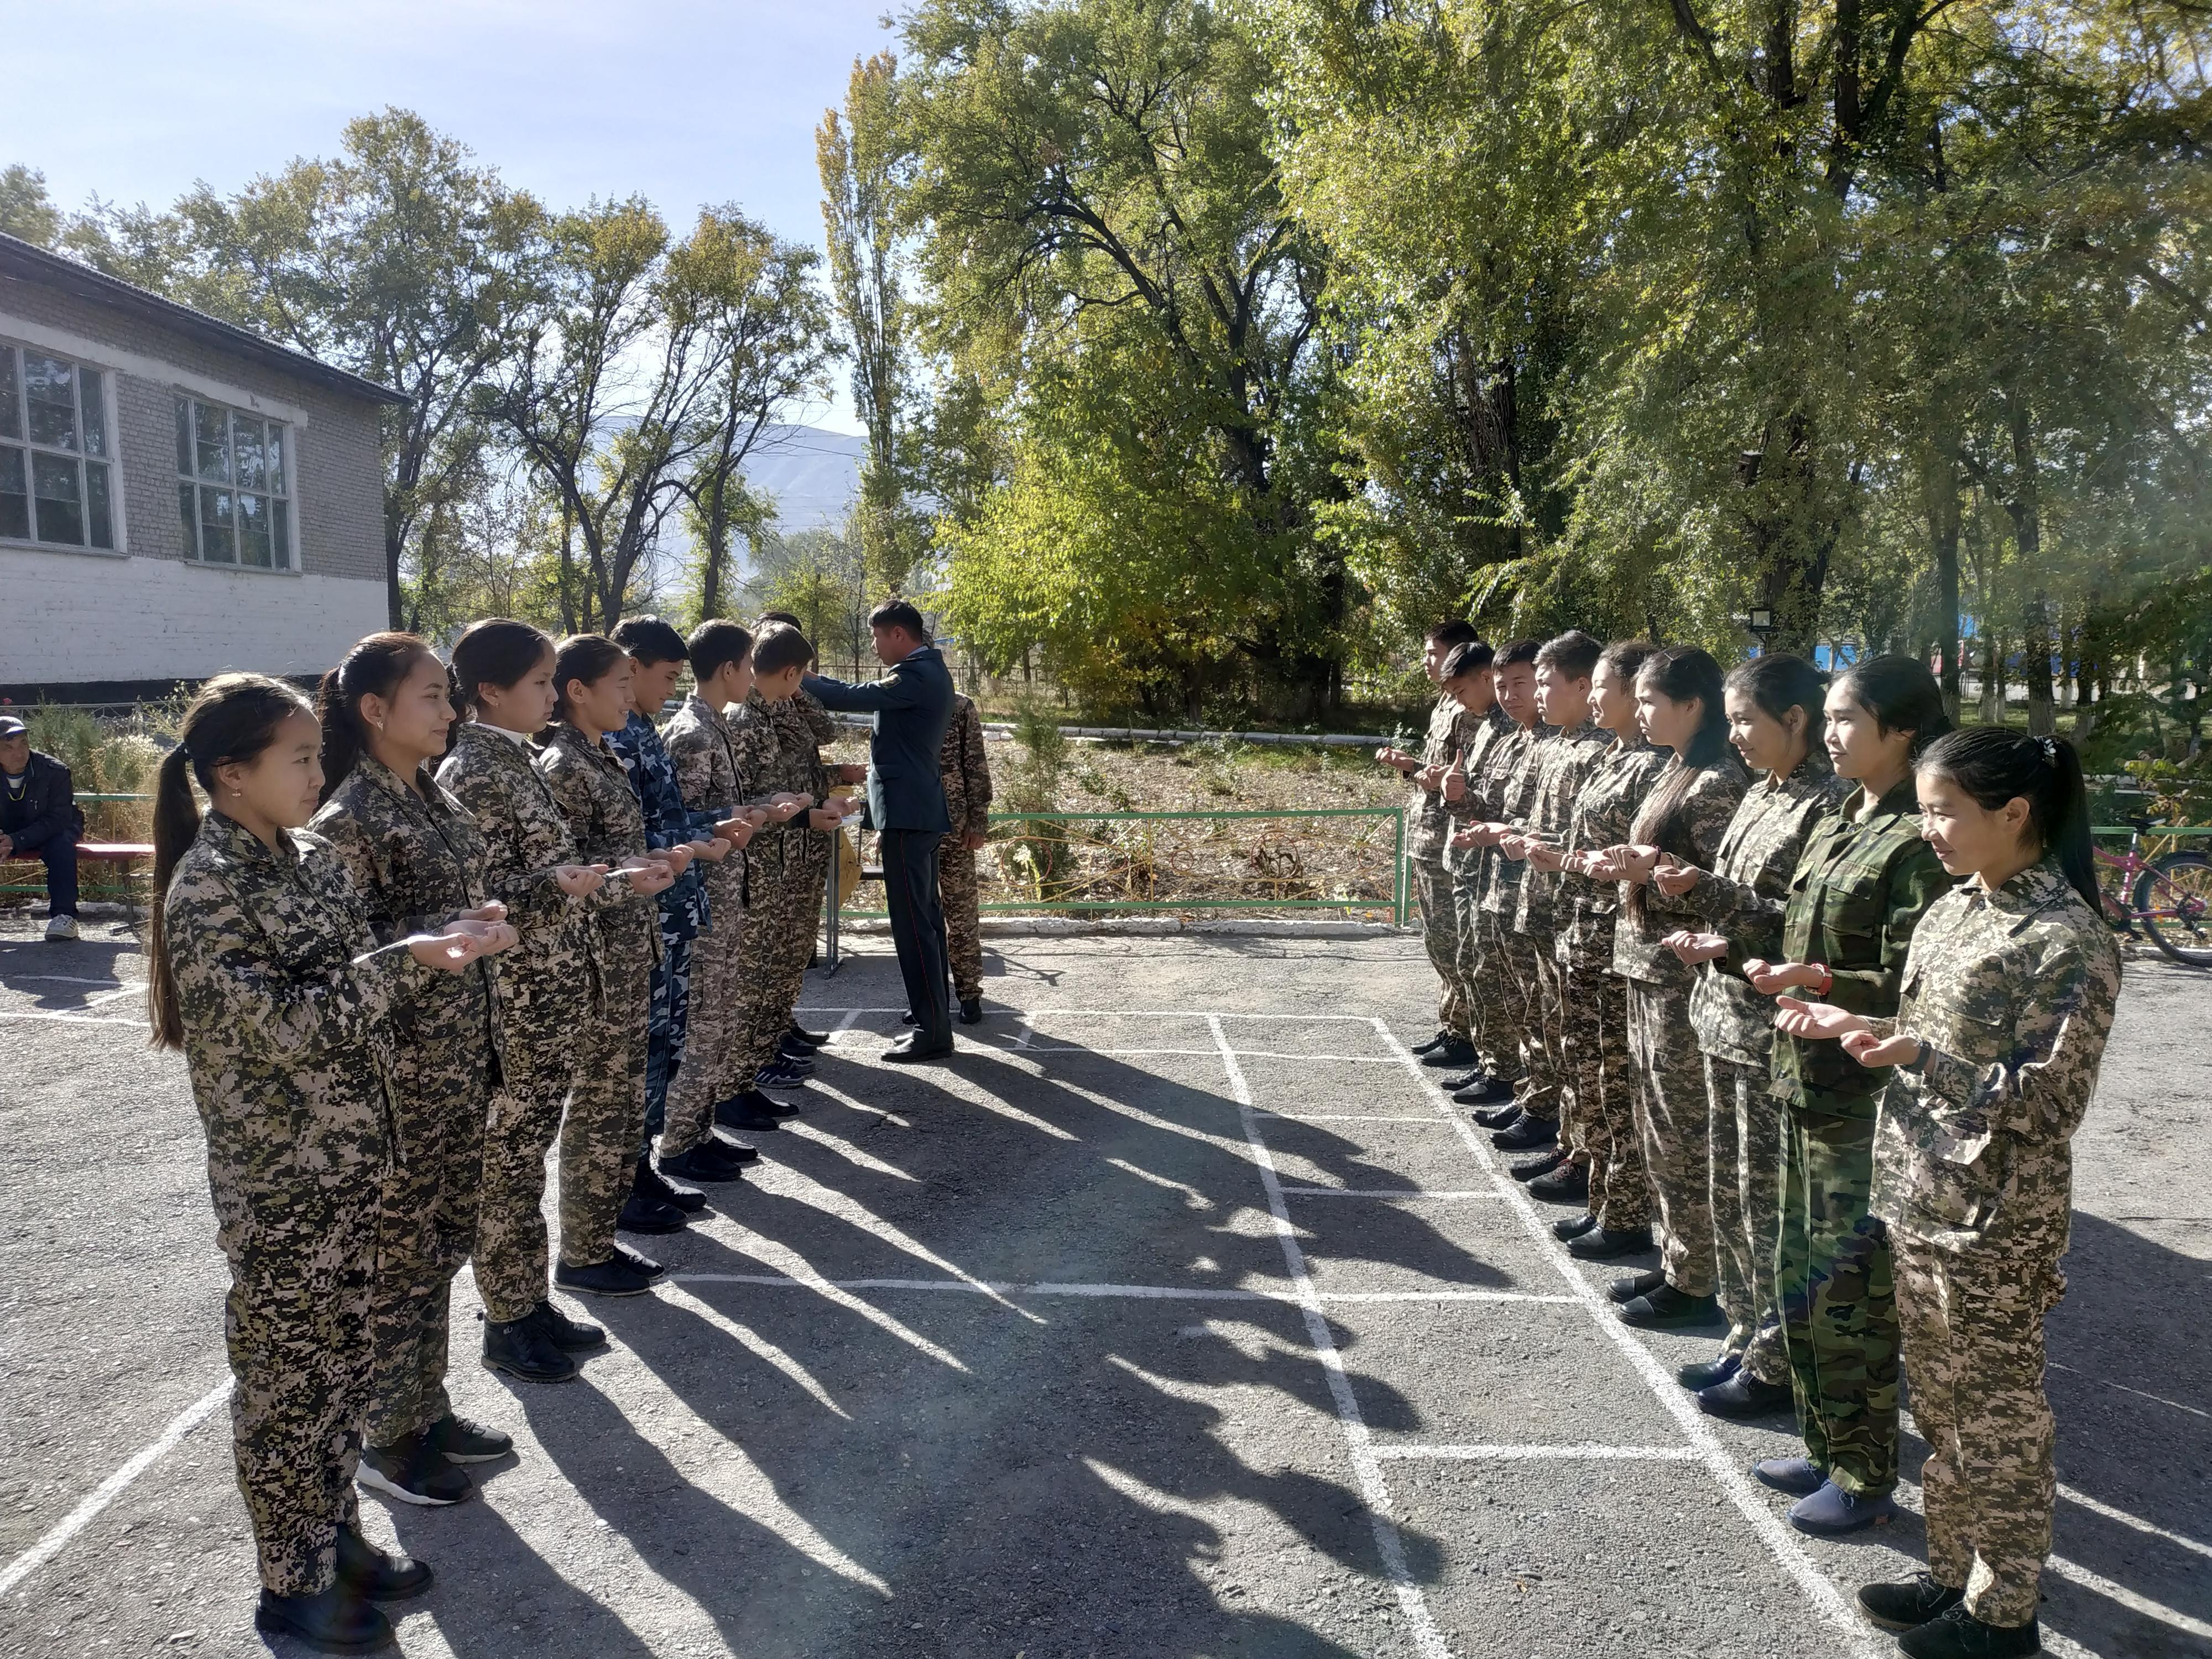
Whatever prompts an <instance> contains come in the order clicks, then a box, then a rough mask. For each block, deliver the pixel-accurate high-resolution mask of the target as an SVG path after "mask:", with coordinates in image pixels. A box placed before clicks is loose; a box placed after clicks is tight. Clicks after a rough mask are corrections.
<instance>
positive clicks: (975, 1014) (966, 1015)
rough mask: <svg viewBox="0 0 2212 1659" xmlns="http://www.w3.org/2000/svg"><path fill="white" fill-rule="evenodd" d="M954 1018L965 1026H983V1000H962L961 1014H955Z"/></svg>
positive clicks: (968, 998) (972, 998) (976, 998)
mask: <svg viewBox="0 0 2212 1659" xmlns="http://www.w3.org/2000/svg"><path fill="white" fill-rule="evenodd" d="M953 1018H955V1019H957V1020H958V1021H959V1022H960V1023H961V1024H963V1025H981V1024H982V1023H983V999H982V998H981V997H963V998H961V999H960V1008H959V1012H957V1013H956V1014H954V1015H953Z"/></svg>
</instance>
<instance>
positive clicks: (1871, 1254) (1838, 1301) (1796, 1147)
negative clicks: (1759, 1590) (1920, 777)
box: [1744, 657, 1950, 1533]
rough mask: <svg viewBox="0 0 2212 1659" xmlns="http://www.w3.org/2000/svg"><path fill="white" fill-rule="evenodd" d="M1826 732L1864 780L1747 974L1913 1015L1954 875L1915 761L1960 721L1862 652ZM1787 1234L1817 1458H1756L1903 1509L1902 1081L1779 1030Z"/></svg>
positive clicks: (1919, 668) (1931, 685)
mask: <svg viewBox="0 0 2212 1659" xmlns="http://www.w3.org/2000/svg"><path fill="white" fill-rule="evenodd" d="M1949 729H1950V721H1949V720H1948V718H1946V716H1945V714H1944V713H1943V699H1942V692H1941V691H1940V690H1938V689H1937V687H1936V679H1935V676H1933V675H1932V674H1930V673H1929V671H1928V670H1927V668H1926V666H1925V665H1923V664H1920V663H1917V662H1914V661H1912V660H1911V659H1908V658H1905V657H1875V658H1872V659H1869V660H1867V661H1865V662H1863V663H1860V664H1858V665H1857V666H1855V667H1853V668H1851V669H1850V670H1849V671H1847V672H1845V673H1844V674H1843V675H1842V676H1841V677H1839V678H1838V679H1837V680H1836V682H1835V684H1832V685H1831V686H1830V687H1829V688H1828V695H1827V699H1826V731H1825V732H1824V734H1823V741H1824V742H1825V743H1826V745H1827V750H1828V758H1829V760H1830V761H1831V762H1832V763H1833V764H1834V766H1835V769H1836V775H1837V776H1838V777H1840V778H1844V779H1848V780H1850V781H1851V782H1853V783H1855V784H1857V786H1858V787H1857V788H1856V789H1854V790H1853V791H1852V792H1851V793H1850V797H1849V798H1848V799H1845V801H1844V803H1843V805H1842V806H1841V807H1840V808H1839V809H1838V811H1837V812H1836V814H1835V815H1834V816H1833V817H1830V818H1828V819H1826V820H1825V821H1824V822H1823V823H1821V824H1820V827H1819V828H1818V829H1815V830H1814V833H1813V836H1812V837H1811V839H1810V840H1808V842H1806V845H1805V852H1804V855H1803V856H1802V858H1800V859H1799V860H1798V862H1797V870H1796V874H1795V875H1793V876H1792V877H1791V878H1790V896H1789V901H1788V903H1787V904H1786V905H1785V907H1784V910H1783V916H1782V951H1783V959H1782V960H1780V961H1774V962H1768V961H1762V960H1759V959H1757V958H1753V959H1752V960H1750V961H1747V962H1746V963H1744V977H1745V978H1746V979H1747V980H1748V981H1750V982H1751V984H1752V986H1753V988H1754V989H1756V990H1758V991H1760V992H1762V993H1765V994H1767V995H1769V996H1776V995H1779V994H1782V993H1784V992H1785V991H1786V992H1791V993H1796V992H1799V991H1806V990H1809V991H1811V992H1812V993H1813V994H1814V996H1815V997H1817V998H1819V999H1820V1000H1823V1001H1826V1002H1832V1003H1834V1004H1836V1005H1838V1006H1841V1007H1843V1008H1845V1009H1847V1010H1849V1011H1850V1012H1852V1013H1855V1014H1861V1015H1865V1016H1868V1017H1870V1018H1890V1017H1892V1016H1893V1015H1894V1014H1895V1013H1896V1012H1897V998H1898V993H1899V987H1900V985H1901V984H1902V980H1903V975H1904V970H1905V952H1906V951H1907V950H1908V948H1909V947H1910V946H1911V942H1912V930H1913V928H1914V927H1917V925H1918V924H1919V921H1920V918H1921V916H1922V915H1924V914H1925V913H1926V911H1927V908H1928V907H1929V905H1930V904H1932V903H1933V902H1935V901H1936V898H1937V897H1938V896H1940V895H1941V894H1942V892H1943V891H1944V890H1945V889H1946V888H1948V886H1949V885H1950V878H1949V877H1948V876H1946V875H1945V874H1944V873H1943V867H1942V865H1941V864H1940V863H1939V862H1938V861H1937V860H1936V855H1935V854H1934V853H1933V852H1932V851H1930V850H1929V847H1928V845H1927V843H1926V842H1923V840H1922V839H1921V838H1920V816H1919V805H1918V803H1917V799H1916V798H1915V796H1914V793H1913V780H1912V762H1913V760H1914V758H1915V757H1917V755H1918V753H1919V751H1920V750H1921V748H1922V747H1923V745H1924V744H1927V743H1929V742H1932V741H1933V740H1934V739H1935V738H1938V737H1940V736H1942V734H1943V733H1944V732H1947V731H1948V730H1949ZM1773 1067H1774V1073H1773V1074H1774V1091H1775V1095H1776V1097H1777V1098H1778V1100H1779V1101H1780V1103H1781V1106H1782V1151H1783V1165H1782V1238H1781V1244H1780V1248H1779V1249H1778V1253H1777V1256H1776V1265H1775V1293H1776V1295H1777V1296H1778V1297H1779V1298H1780V1300H1781V1304H1782V1336H1783V1342H1784V1347H1785V1349H1786V1351H1787V1352H1788V1354H1789V1357H1790V1386H1791V1388H1792V1389H1793V1390H1794V1391H1795V1393H1796V1407H1797V1427H1798V1431H1799V1433H1801V1434H1802V1436H1803V1437H1804V1440H1805V1451H1806V1455H1805V1456H1803V1457H1802V1458H1776V1459H1770V1460H1768V1461H1766V1462H1762V1463H1760V1464H1759V1465H1758V1468H1757V1473H1758V1474H1759V1479H1761V1480H1765V1482H1766V1483H1767V1484H1768V1485H1769V1486H1775V1487H1777V1488H1778V1490H1781V1491H1784V1492H1798V1493H1802V1498H1801V1500H1800V1501H1799V1502H1798V1503H1797V1504H1796V1505H1795V1506H1794V1507H1793V1508H1792V1509H1791V1510H1790V1519H1791V1521H1792V1522H1794V1523H1795V1524H1796V1525H1797V1526H1799V1527H1801V1528H1804V1529H1805V1530H1808V1531H1812V1532H1824V1533H1829V1532H1848V1531H1851V1530H1854V1529H1856V1528H1860V1527H1863V1526H1868V1525H1871V1524H1873V1523H1875V1522H1880V1521H1883V1520H1887V1518H1888V1517H1889V1516H1891V1515H1892V1514H1893V1513H1894V1506H1893V1504H1892V1503H1891V1501H1890V1498H1889V1493H1890V1492H1891V1490H1892V1489H1893V1487H1894V1486H1896V1485H1897V1347H1898V1335H1897V1310H1896V1303H1895V1299H1894V1291H1893V1281H1892V1277H1891V1266H1890V1251H1889V1238H1888V1234H1887V1231H1886V1230H1885V1229H1884V1227H1883V1225H1882V1223H1881V1219H1880V1218H1878V1217H1877V1216H1875V1214H1874V1213H1873V1212H1872V1209H1871V1199H1872V1194H1873V1187H1874V1123H1875V1101H1876V1099H1877V1097H1878V1095H1879V1091H1880V1090H1881V1086H1882V1085H1883V1083H1884V1082H1885V1081H1886V1080H1887V1079H1885V1078H1884V1077H1883V1075H1882V1074H1881V1073H1879V1072H1874V1071H1869V1070H1867V1069H1865V1068H1863V1067H1862V1066H1858V1065H1857V1064H1856V1063H1854V1062H1853V1061H1852V1060H1851V1059H1850V1056H1849V1055H1847V1054H1844V1053H1843V1052H1842V1051H1841V1050H1840V1049H1839V1048H1837V1046H1836V1045H1835V1044H1833V1043H1832V1042H1804V1041H1802V1040H1800V1039H1799V1038H1797V1037H1796V1036H1790V1035H1788V1034H1787V1033H1784V1034H1781V1035H1778V1036H1777V1037H1776V1039H1775V1042H1774V1054H1773Z"/></svg>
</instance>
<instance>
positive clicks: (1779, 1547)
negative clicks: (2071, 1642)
mask: <svg viewBox="0 0 2212 1659" xmlns="http://www.w3.org/2000/svg"><path fill="white" fill-rule="evenodd" d="M1368 1023H1369V1024H1370V1025H1371V1026H1372V1027H1373V1029H1374V1030H1375V1033H1376V1036H1377V1037H1379V1038H1380V1039H1381V1040H1382V1042H1383V1045H1384V1046H1385V1047H1386V1048H1389V1050H1390V1052H1391V1053H1392V1054H1394V1055H1395V1057H1396V1058H1397V1060H1398V1063H1399V1064H1400V1065H1401V1066H1404V1067H1405V1068H1406V1070H1407V1073H1409V1074H1411V1076H1412V1077H1413V1079H1414V1081H1416V1082H1417V1083H1419V1085H1421V1087H1422V1089H1423V1090H1424V1091H1425V1092H1426V1093H1427V1094H1428V1096H1429V1097H1430V1098H1431V1100H1432V1101H1433V1102H1434V1103H1435V1104H1436V1108H1437V1112H1438V1113H1439V1114H1440V1115H1442V1116H1443V1118H1444V1119H1445V1120H1446V1121H1449V1123H1450V1124H1451V1126H1452V1127H1453V1129H1454V1131H1455V1133H1457V1134H1458V1135H1459V1138H1460V1141H1461V1144H1462V1145H1463V1146H1465V1147H1466V1148H1467V1149H1468V1152H1470V1153H1471V1154H1473V1156H1474V1160H1475V1162H1476V1163H1477V1164H1480V1166H1481V1168H1482V1170H1483V1171H1484V1173H1485V1174H1486V1175H1487V1176H1489V1177H1490V1180H1491V1182H1492V1185H1493V1186H1495V1187H1496V1188H1498V1194H1499V1196H1501V1197H1502V1198H1504V1200H1506V1201H1507V1203H1509V1204H1510V1205H1511V1206H1512V1207H1513V1211H1514V1213H1515V1214H1516V1216H1517V1217H1518V1218H1519V1219H1520V1221H1521V1225H1522V1227H1523V1228H1524V1229H1525V1230H1526V1231H1527V1232H1528V1236H1529V1237H1530V1238H1532V1239H1533V1240H1534V1241H1535V1243H1536V1244H1537V1246H1538V1248H1539V1249H1541V1250H1542V1251H1543V1252H1544V1255H1545V1257H1546V1259H1547V1261H1550V1262H1551V1263H1552V1265H1553V1267H1554V1268H1555V1269H1556V1270H1557V1271H1558V1273H1559V1275H1560V1277H1561V1278H1563V1279H1565V1280H1566V1282H1567V1284H1568V1285H1569V1286H1570V1287H1571V1289H1572V1290H1573V1291H1574V1293H1575V1297H1576V1299H1577V1301H1579V1302H1581V1303H1582V1304H1583V1307H1584V1309H1585V1310H1587V1311H1588V1312H1589V1316H1590V1318H1591V1320H1592V1322H1595V1324H1596V1326H1597V1328H1598V1329H1599V1330H1600V1332H1601V1333H1602V1334H1604V1336H1605V1337H1606V1339H1607V1340H1608V1341H1610V1342H1611V1343H1612V1344H1613V1346H1614V1347H1615V1348H1617V1349H1619V1350H1620V1353H1621V1356H1622V1357H1623V1358H1626V1360H1627V1361H1628V1362H1629V1364H1632V1365H1633V1366H1634V1367H1635V1368H1636V1371H1637V1374H1638V1376H1641V1377H1642V1378H1643V1379H1644V1386H1645V1387H1646V1388H1647V1389H1650V1392H1651V1395H1652V1397H1653V1398H1654V1399H1655V1400H1656V1401H1658V1402H1659V1405H1660V1407H1661V1408H1662V1410H1664V1411H1665V1412H1666V1413H1668V1416H1670V1417H1672V1418H1673V1419H1674V1421H1675V1424H1676V1425H1677V1426H1679V1427H1680V1429H1681V1431H1682V1433H1683V1435H1684V1437H1686V1439H1687V1441H1688V1442H1689V1443H1690V1445H1691V1446H1692V1448H1693V1449H1695V1450H1696V1453H1697V1455H1698V1458H1699V1461H1701V1462H1703V1463H1704V1464H1705V1468H1706V1469H1707V1470H1708V1471H1709V1472H1710V1473H1711V1475H1712V1477H1713V1479H1714V1480H1716V1481H1717V1482H1719V1484H1720V1487H1721V1490H1722V1491H1723V1492H1725V1493H1726V1494H1727V1495H1728V1498H1729V1502H1731V1503H1732V1504H1735V1507H1736V1510H1737V1511H1738V1512H1739V1513H1740V1514H1741V1516H1743V1518H1744V1519H1745V1520H1746V1521H1747V1522H1749V1523H1750V1525H1751V1528H1752V1530H1753V1532H1754V1533H1756V1534H1758V1535H1759V1541H1761V1542H1762V1543H1764V1544H1765V1546H1766V1547H1767V1549H1768V1550H1769V1551H1770V1552H1771V1553H1772V1555H1773V1556H1774V1559H1776V1560H1777V1561H1778V1562H1779V1563H1781V1565H1782V1569H1783V1571H1784V1572H1786V1573H1788V1574H1789V1575H1790V1578H1791V1580H1792V1581H1794V1582H1795V1583H1796V1585H1797V1587H1798V1588H1799V1589H1802V1591H1804V1593H1805V1595H1806V1598H1807V1599H1808V1601H1811V1602H1812V1603H1813V1605H1814V1607H1816V1608H1817V1609H1819V1611H1820V1614H1821V1616H1822V1617H1823V1618H1825V1619H1826V1620H1827V1621H1828V1622H1829V1623H1830V1624H1831V1625H1832V1626H1835V1628H1836V1632H1837V1633H1838V1635H1839V1636H1840V1637H1841V1638H1843V1639H1844V1642H1845V1643H1846V1644H1848V1645H1849V1647H1850V1651H1851V1652H1853V1653H1855V1654H1857V1655H1859V1656H1861V1659H1886V1656H1887V1655H1889V1654H1891V1653H1893V1652H1894V1651H1895V1649H1894V1648H1893V1646H1892V1644H1890V1643H1889V1641H1888V1640H1887V1638H1881V1640H1880V1641H1877V1640H1876V1638H1875V1632H1874V1631H1873V1629H1872V1627H1871V1626H1868V1625H1867V1624H1865V1623H1864V1622H1863V1620H1861V1619H1860V1618H1859V1616H1858V1614H1857V1613H1856V1612H1854V1611H1853V1609H1852V1607H1851V1604H1850V1602H1849V1601H1845V1600H1844V1595H1843V1592H1842V1591H1841V1590H1839V1589H1837V1587H1836V1585H1835V1583H1833V1581H1832V1580H1831V1579H1830V1578H1829V1577H1828V1576H1827V1574H1826V1573H1825V1572H1823V1571H1821V1570H1820V1567H1819V1566H1818V1565H1815V1564H1814V1561H1813V1559H1812V1557H1810V1556H1809V1555H1808V1554H1807V1553H1805V1552H1804V1550H1802V1548H1800V1547H1798V1545H1797V1542H1796V1540H1795V1539H1793V1538H1791V1537H1790V1534H1789V1532H1788V1531H1787V1529H1786V1528H1784V1524H1783V1522H1782V1521H1781V1519H1780V1518H1779V1517H1778V1516H1776V1514H1775V1513H1774V1511H1773V1510H1772V1509H1771V1508H1770V1507H1768V1505H1767V1504H1766V1502H1765V1498H1763V1497H1762V1496H1761V1495H1760V1493H1761V1490H1762V1489H1761V1488H1759V1487H1757V1486H1753V1483H1752V1480H1751V1477H1750V1475H1749V1474H1747V1472H1746V1471H1745V1469H1744V1468H1742V1466H1741V1464H1740V1463H1739V1462H1738V1461H1737V1460H1736V1458H1735V1456H1734V1455H1731V1454H1730V1453H1729V1449H1727V1448H1726V1447H1725V1446H1723V1445H1722V1444H1721V1443H1720V1439H1719V1437H1717V1435H1715V1434H1714V1433H1713V1431H1712V1430H1711V1427H1709V1426H1708V1425H1707V1424H1706V1422H1705V1419H1704V1417H1703V1416H1702V1415H1701V1414H1700V1413H1699V1411H1698V1409H1697V1407H1695V1406H1693V1405H1692V1403H1691V1396H1690V1395H1689V1394H1688V1393H1687V1391H1686V1390H1685V1389H1682V1388H1681V1387H1680V1386H1679V1385H1678V1384H1677V1383H1675V1381H1674V1378H1673V1377H1672V1376H1668V1373H1667V1371H1666V1370H1664V1369H1663V1368H1662V1366H1661V1365H1660V1364H1659V1362H1658V1360H1657V1359H1656V1358H1654V1357H1653V1355H1652V1353H1651V1351H1650V1349H1649V1348H1646V1347H1645V1346H1644V1344H1643V1343H1641V1342H1640V1341H1638V1340H1637V1339H1636V1337H1635V1336H1634V1335H1633V1334H1632V1333H1631V1332H1630V1330H1629V1328H1628V1327H1627V1326H1626V1325H1624V1324H1622V1323H1621V1322H1620V1320H1618V1319H1617V1318H1615V1317H1614V1316H1613V1304H1611V1303H1610V1302H1607V1301H1606V1300H1605V1299H1604V1298H1603V1297H1601V1295H1600V1294H1599V1292H1598V1290H1597V1287H1596V1286H1595V1285H1593V1284H1591V1283H1590V1281H1589V1279H1585V1278H1584V1277H1583V1274H1582V1273H1581V1272H1580V1271H1579V1270H1578V1269H1577V1267H1576V1266H1575V1262H1574V1258H1573V1257H1571V1256H1570V1255H1568V1254H1567V1253H1566V1251H1565V1249H1564V1248H1563V1247H1562V1246H1561V1245H1560V1243H1559V1241H1558V1240H1557V1239H1555V1238H1554V1237H1553V1236H1552V1230H1551V1228H1550V1227H1549V1226H1547V1225H1546V1224H1545V1221H1544V1218H1543V1217H1542V1216H1541V1215H1540V1214H1539V1213H1538V1212H1537V1210H1536V1206H1535V1203H1534V1200H1532V1199H1530V1198H1529V1197H1528V1194H1527V1193H1525V1192H1523V1191H1522V1189H1521V1188H1520V1187H1519V1186H1518V1185H1517V1184H1516V1183H1515V1182H1513V1181H1512V1179H1511V1178H1510V1176H1507V1175H1506V1174H1505V1173H1504V1170H1500V1169H1499V1168H1498V1160H1497V1159H1496V1158H1494V1157H1492V1153H1491V1149H1490V1146H1489V1145H1488V1143H1487V1142H1486V1141H1485V1140H1484V1139H1482V1138H1481V1137H1480V1136H1479V1135H1477V1134H1476V1133H1474V1127H1473V1126H1472V1125H1471V1124H1469V1123H1468V1121H1467V1120H1466V1119H1464V1118H1463V1117H1462V1116H1461V1115H1460V1114H1459V1113H1458V1111H1457V1110H1455V1109H1454V1107H1453V1105H1452V1103H1451V1100H1450V1097H1448V1096H1447V1095H1446V1094H1445V1093H1444V1091H1443V1090H1442V1089H1439V1088H1438V1087H1437V1085H1435V1084H1434V1083H1433V1082H1431V1080H1430V1079H1428V1078H1426V1077H1425V1076H1423V1075H1422V1066H1421V1062H1420V1061H1419V1060H1417V1059H1415V1058H1414V1057H1413V1053H1412V1051H1411V1050H1409V1049H1408V1048H1407V1047H1406V1045H1405V1044H1404V1043H1402V1042H1400V1041H1399V1040H1398V1036H1397V1033H1396V1032H1395V1031H1393V1030H1391V1029H1390V1027H1389V1024H1387V1023H1386V1022H1384V1021H1383V1020H1381V1019H1379V1018H1378V1019H1372V1020H1370V1021H1369V1022H1368Z"/></svg>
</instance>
